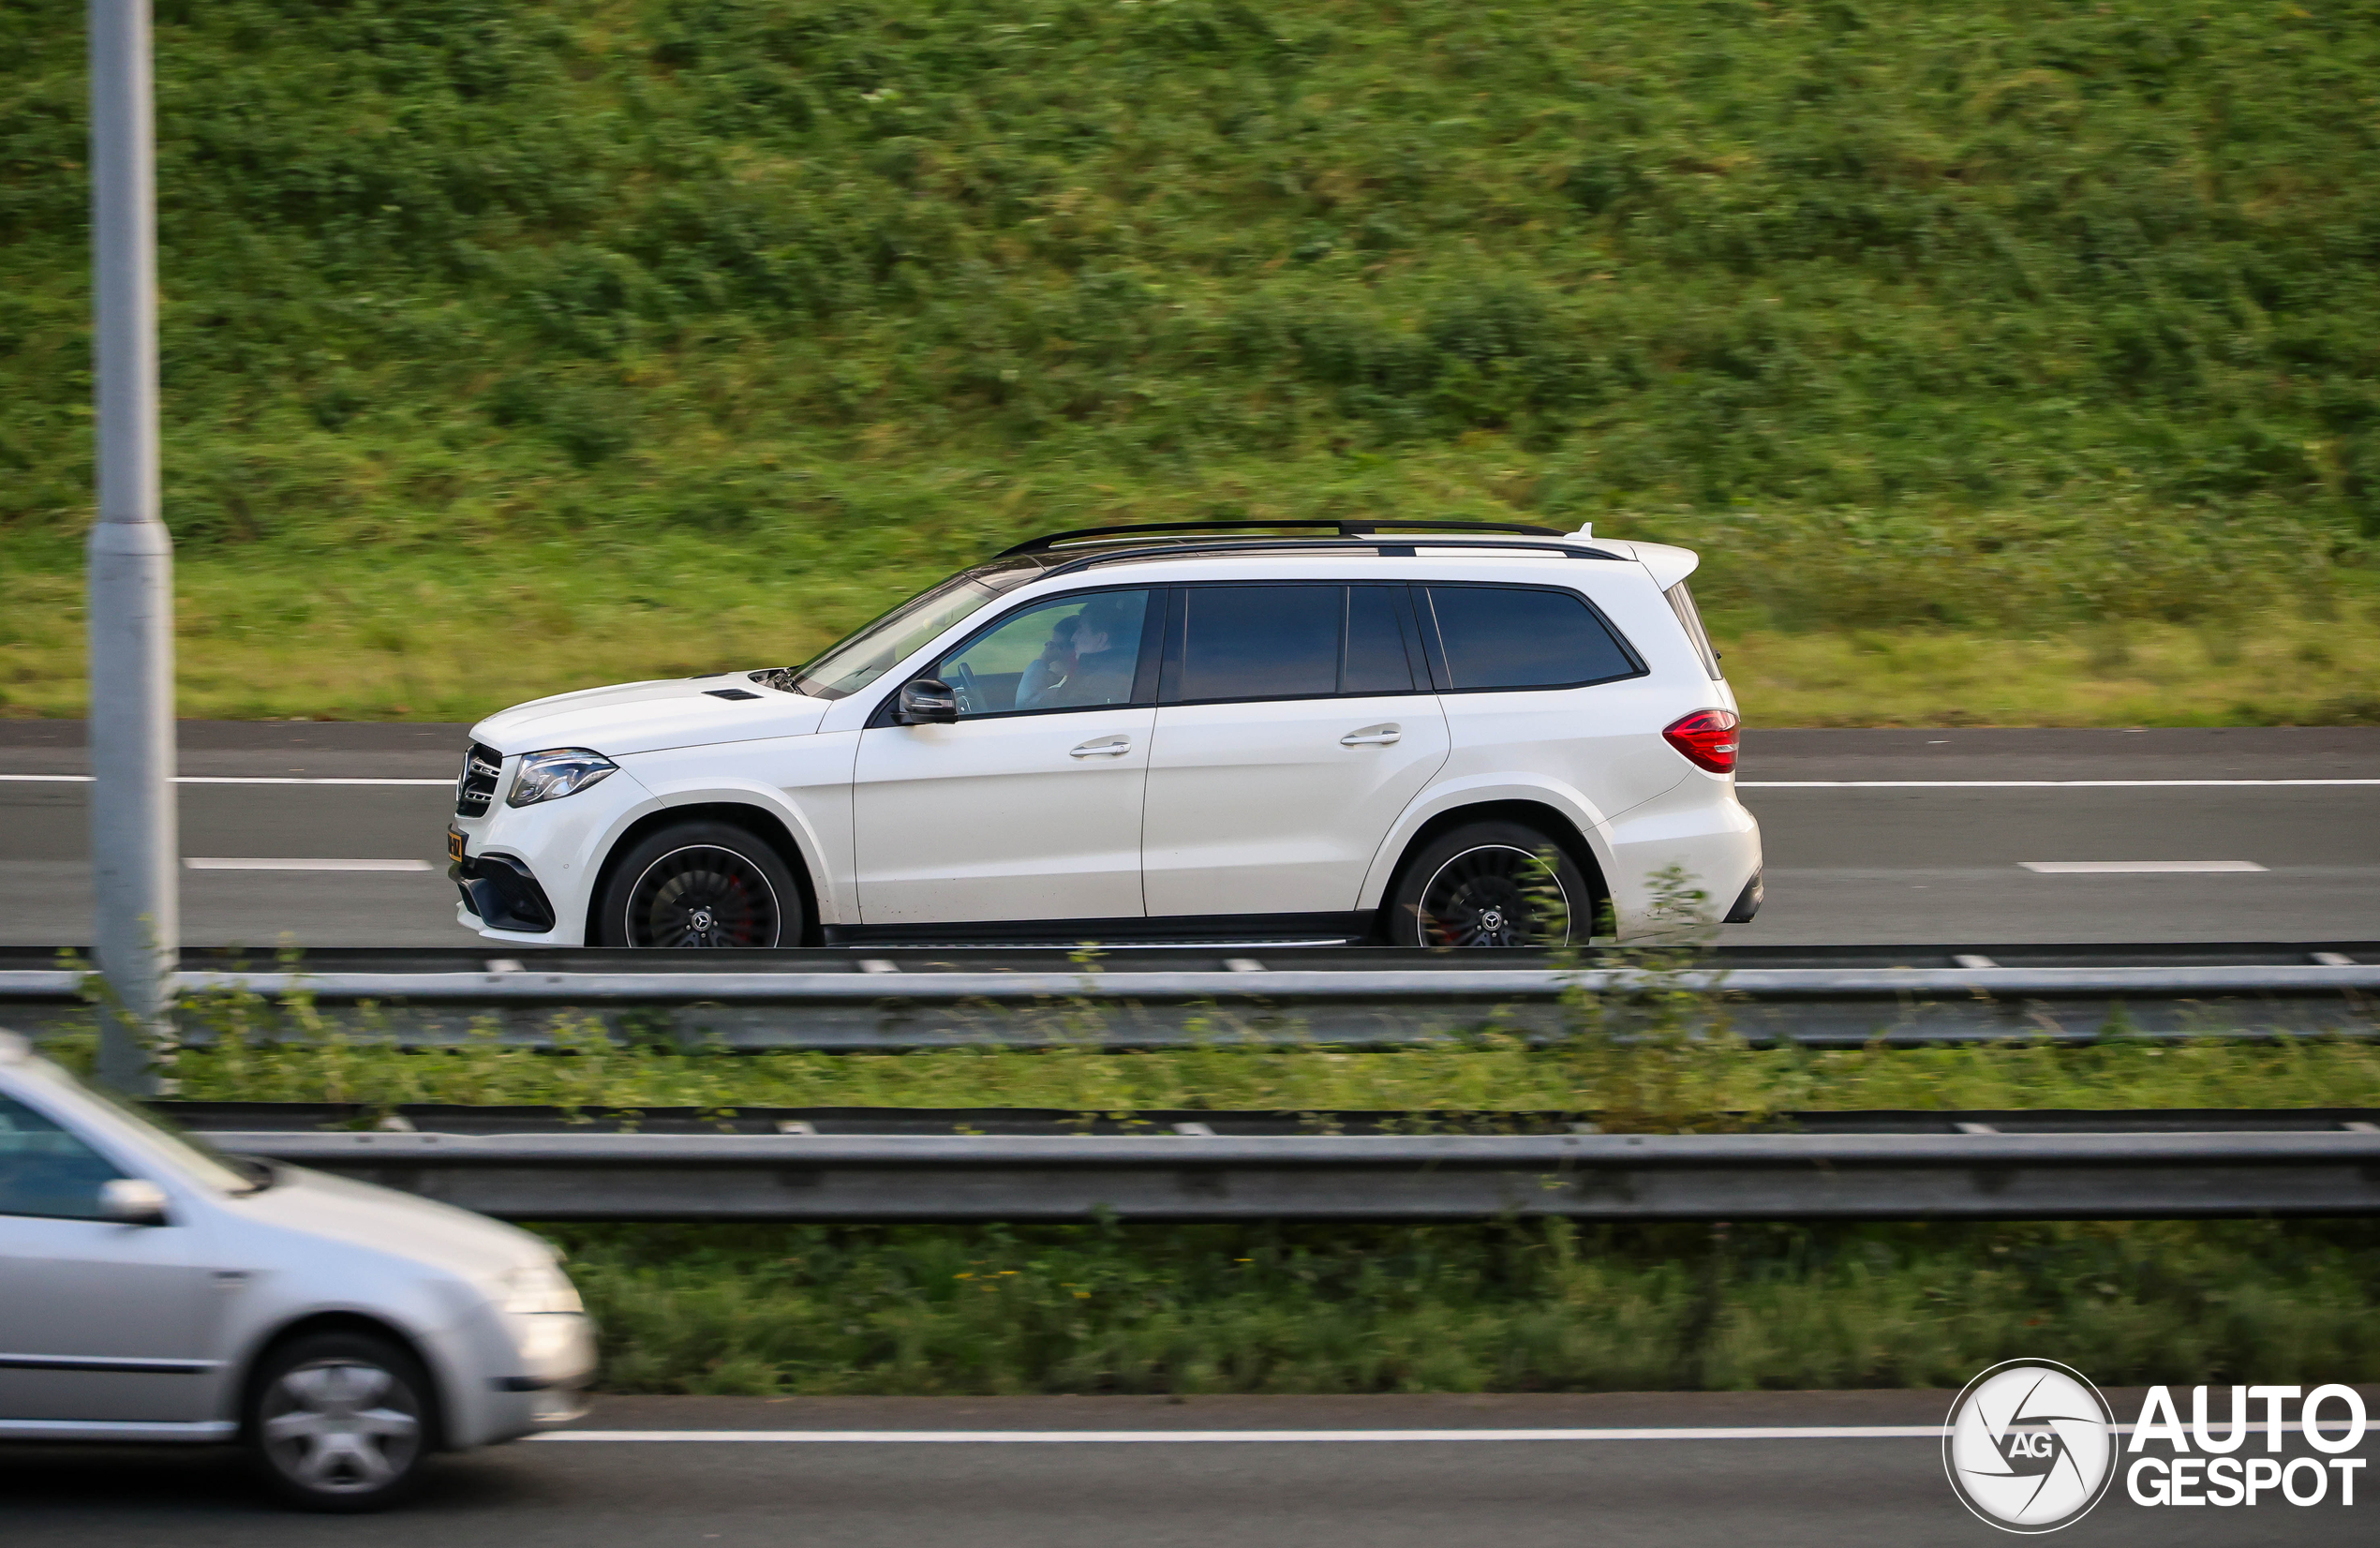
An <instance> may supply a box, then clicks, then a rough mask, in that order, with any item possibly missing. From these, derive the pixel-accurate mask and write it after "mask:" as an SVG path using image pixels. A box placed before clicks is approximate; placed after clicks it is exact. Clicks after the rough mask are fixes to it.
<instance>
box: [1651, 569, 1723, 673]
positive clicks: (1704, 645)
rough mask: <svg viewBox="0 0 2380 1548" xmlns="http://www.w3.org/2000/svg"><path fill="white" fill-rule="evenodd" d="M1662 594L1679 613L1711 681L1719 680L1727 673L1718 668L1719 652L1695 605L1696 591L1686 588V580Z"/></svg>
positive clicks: (1679, 619)
mask: <svg viewBox="0 0 2380 1548" xmlns="http://www.w3.org/2000/svg"><path fill="white" fill-rule="evenodd" d="M1661 595H1662V596H1664V597H1667V598H1668V599H1669V603H1670V611H1671V612H1673V613H1674V614H1676V615H1677V621H1678V623H1679V624H1680V626H1682V627H1683V628H1684V629H1685V631H1686V637H1687V639H1688V640H1689V641H1691V642H1692V644H1693V646H1694V654H1695V655H1697V656H1699V657H1701V658H1702V662H1703V671H1705V672H1708V673H1709V674H1710V675H1711V681H1713V682H1717V681H1718V680H1719V679H1720V677H1723V676H1724V675H1725V674H1723V673H1721V672H1720V671H1719V669H1718V651H1717V650H1716V649H1714V648H1712V647H1711V636H1710V632H1709V631H1707V630H1705V629H1704V628H1703V614H1702V610H1701V609H1700V608H1698V607H1696V606H1695V605H1694V593H1693V592H1691V591H1688V589H1687V588H1686V583H1685V582H1684V581H1679V582H1678V583H1677V584H1676V585H1675V586H1673V587H1671V588H1669V589H1668V590H1666V591H1664V592H1662V593H1661Z"/></svg>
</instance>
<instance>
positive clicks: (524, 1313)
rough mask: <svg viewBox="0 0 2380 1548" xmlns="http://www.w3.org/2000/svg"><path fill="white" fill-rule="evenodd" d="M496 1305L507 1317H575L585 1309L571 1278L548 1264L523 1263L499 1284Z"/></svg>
mask: <svg viewBox="0 0 2380 1548" xmlns="http://www.w3.org/2000/svg"><path fill="white" fill-rule="evenodd" d="M496 1303H497V1304H498V1306H500V1307H502V1308H503V1311H504V1315H505V1316H506V1317H543V1316H545V1315H547V1314H549V1313H554V1312H562V1313H568V1314H569V1315H571V1316H573V1317H575V1316H578V1315H580V1314H581V1313H583V1312H584V1311H585V1310H586V1307H585V1306H584V1305H583V1304H582V1303H581V1302H580V1301H579V1299H578V1287H576V1286H575V1285H573V1284H572V1283H571V1281H570V1275H568V1274H566V1273H563V1272H562V1271H561V1270H560V1269H558V1268H556V1267H555V1266H554V1265H553V1264H551V1263H524V1264H522V1265H521V1266H520V1267H519V1268H517V1269H514V1270H513V1271H512V1272H511V1273H508V1274H506V1275H505V1276H504V1277H503V1279H502V1280H501V1281H499V1282H498V1293H497V1301H496Z"/></svg>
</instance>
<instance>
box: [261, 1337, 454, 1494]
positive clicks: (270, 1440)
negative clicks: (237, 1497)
mask: <svg viewBox="0 0 2380 1548" xmlns="http://www.w3.org/2000/svg"><path fill="white" fill-rule="evenodd" d="M425 1386H426V1383H425V1382H424V1379H423V1377H422V1376H421V1374H420V1368H419V1367H418V1366H417V1365H416V1364H415V1363H414V1362H413V1361H412V1360H411V1359H410V1357H409V1356H407V1355H406V1354H405V1353H404V1352H403V1351H402V1350H400V1349H398V1348H397V1347H395V1346H394V1345H393V1344H387V1343H384V1342H383V1341H381V1340H379V1339H376V1338H370V1337H365V1336H360V1335H355V1336H350V1335H344V1334H335V1335H330V1336H326V1337H321V1338H314V1339H306V1340H303V1341H301V1342H300V1343H299V1344H297V1345H295V1346H292V1347H290V1348H289V1349H287V1350H284V1351H281V1352H280V1354H279V1356H278V1357H277V1358H276V1359H275V1360H274V1361H273V1362H272V1363H271V1365H270V1366H269V1367H268V1368H267V1370H266V1371H265V1373H264V1376H263V1380H262V1382H261V1384H260V1390H259V1392H258V1394H257V1398H256V1405H255V1408H254V1410H253V1414H252V1417H251V1420H250V1429H251V1437H252V1441H253V1444H254V1446H255V1448H256V1451H257V1454H258V1456H259V1457H260V1460H261V1461H262V1462H263V1464H264V1467H265V1470H266V1473H267V1476H268V1477H269V1478H270V1479H271V1480H272V1481H273V1483H274V1484H275V1486H276V1487H277V1488H278V1489H279V1490H280V1491H281V1492H282V1494H284V1495H285V1496H289V1497H290V1499H292V1500H294V1501H295V1502H296V1503H298V1504H301V1505H305V1506H310V1507H313V1508H315V1509H318V1510H334V1511H354V1510H372V1509H375V1508H377V1507H379V1506H381V1505H385V1504H387V1503H389V1502H390V1501H391V1500H392V1499H394V1497H395V1496H396V1495H397V1494H398V1493H399V1492H401V1491H402V1490H403V1489H404V1488H405V1486H406V1485H407V1484H409V1482H410V1481H412V1477H413V1473H414V1469H415V1468H416V1467H417V1466H419V1465H420V1463H421V1460H422V1457H423V1454H424V1451H426V1450H427V1446H426V1439H427V1436H426V1433H425V1432H426V1430H427V1422H426V1420H425V1418H424V1406H423V1392H424V1389H425Z"/></svg>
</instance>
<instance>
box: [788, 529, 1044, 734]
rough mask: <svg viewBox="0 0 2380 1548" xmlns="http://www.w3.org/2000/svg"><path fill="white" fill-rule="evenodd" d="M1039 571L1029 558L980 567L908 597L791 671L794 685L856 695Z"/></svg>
mask: <svg viewBox="0 0 2380 1548" xmlns="http://www.w3.org/2000/svg"><path fill="white" fill-rule="evenodd" d="M1040 573H1041V565H1040V563H1039V561H1037V560H1034V559H1029V558H1026V559H1010V560H1008V561H1007V562H1006V563H1004V564H986V565H979V566H977V567H976V568H974V569H973V570H969V571H967V572H965V573H962V574H957V575H953V576H952V577H950V579H948V580H946V581H945V582H943V583H942V584H941V585H940V586H937V587H935V588H933V589H932V590H930V591H926V592H922V593H920V594H919V595H917V596H915V597H912V598H910V599H909V600H908V601H907V602H905V603H901V604H900V606H899V607H896V608H894V609H893V610H892V611H891V612H889V613H886V614H885V616H884V617H882V618H878V619H876V620H875V621H874V622H873V623H870V624H869V625H868V626H867V627H865V628H863V629H861V630H859V631H858V632H856V633H852V634H849V635H846V636H844V638H842V639H841V640H840V641H838V642H837V643H836V644H834V645H831V646H829V647H826V650H825V651H823V652H822V653H821V654H820V655H818V656H817V657H816V658H815V659H814V660H812V661H811V662H810V663H809V664H808V665H806V666H799V667H796V668H795V669H794V683H795V686H796V688H798V689H799V690H800V691H801V692H804V693H807V694H809V695H810V696H811V698H813V699H840V698H841V697H843V696H844V695H845V694H848V693H856V692H859V691H860V690H861V689H863V688H865V687H867V686H868V685H869V684H870V683H872V682H874V681H875V680H876V679H877V678H879V677H883V676H884V675H885V673H887V672H889V671H891V670H892V669H893V668H894V667H896V666H899V665H900V663H901V662H904V661H907V660H908V659H909V658H910V656H912V655H913V654H915V652H916V650H917V647H920V646H922V645H924V644H925V643H926V642H927V641H928V640H930V639H932V638H933V637H934V636H935V635H937V634H939V633H942V632H943V631H944V630H945V629H948V628H949V627H950V626H951V625H952V624H955V623H957V622H959V620H960V619H961V618H966V617H967V616H968V615H969V614H971V613H974V611H976V610H977V609H978V608H980V607H982V606H983V605H984V604H985V603H989V602H990V601H991V600H992V599H993V598H995V597H997V596H999V595H1000V594H1001V593H1002V592H1004V591H1009V590H1013V589H1015V588H1017V587H1019V586H1022V585H1023V584H1024V583H1025V582H1027V581H1029V580H1031V579H1033V578H1034V576H1035V575H1038V574H1040Z"/></svg>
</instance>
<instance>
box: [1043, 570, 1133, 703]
mask: <svg viewBox="0 0 2380 1548" xmlns="http://www.w3.org/2000/svg"><path fill="white" fill-rule="evenodd" d="M1146 605H1147V603H1146V602H1145V601H1144V599H1143V598H1142V597H1140V596H1139V595H1138V594H1135V595H1130V596H1120V595H1108V596H1100V597H1093V598H1092V599H1091V601H1090V602H1089V603H1086V604H1085V605H1084V607H1083V609H1082V611H1081V612H1080V613H1078V614H1077V615H1076V616H1075V631H1074V639H1073V645H1074V656H1075V660H1074V669H1073V670H1072V671H1070V672H1068V673H1067V674H1066V677H1065V680H1064V682H1061V683H1057V684H1055V685H1054V686H1052V687H1050V688H1049V689H1048V690H1046V691H1045V692H1041V693H1039V694H1037V695H1036V696H1035V697H1034V706H1035V707H1049V708H1056V707H1070V706H1076V705H1092V704H1123V703H1125V702H1126V701H1128V700H1129V699H1131V697H1132V679H1133V676H1134V674H1135V672H1136V671H1137V670H1138V667H1139V664H1140V613H1141V610H1142V609H1143V608H1144V607H1145V606H1146ZM1053 643H1054V642H1053ZM1035 664H1038V663H1037V662H1036V663H1035ZM1027 670H1028V671H1030V670H1031V669H1030V668H1028V669H1027ZM1017 698H1018V702H1019V704H1021V703H1023V702H1024V693H1023V691H1022V689H1021V688H1019V692H1018V695H1017Z"/></svg>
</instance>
